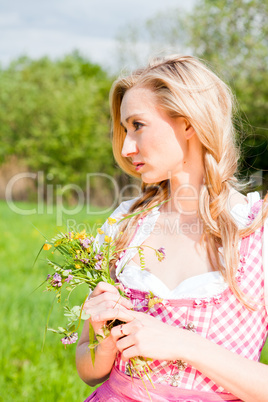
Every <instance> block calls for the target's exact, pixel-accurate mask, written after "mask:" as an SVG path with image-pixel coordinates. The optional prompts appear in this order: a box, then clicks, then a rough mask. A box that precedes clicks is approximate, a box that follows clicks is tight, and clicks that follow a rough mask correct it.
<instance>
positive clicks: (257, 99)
mask: <svg viewBox="0 0 268 402" xmlns="http://www.w3.org/2000/svg"><path fill="white" fill-rule="evenodd" d="M267 19H268V3H267V2H265V1H262V0H250V1H248V0H237V1H232V0H227V1H226V0H199V1H198V2H197V4H196V7H195V8H194V11H193V13H192V15H191V18H188V19H187V23H186V31H187V32H188V35H189V42H188V43H189V45H190V47H191V48H192V49H193V50H194V54H195V55H197V56H199V57H202V58H203V59H205V60H207V61H209V62H210V63H211V64H212V66H214V68H215V67H216V69H217V70H218V71H219V72H220V74H222V75H223V77H224V79H225V80H226V81H227V82H229V84H230V85H231V87H232V88H233V90H234V92H235V94H236V97H237V100H238V104H239V108H240V110H239V112H240V116H241V121H242V127H241V124H240V127H238V129H240V130H241V129H242V133H241V132H240V133H239V136H240V138H239V142H240V143H241V147H242V154H243V158H242V166H241V167H242V169H243V170H244V172H245V171H246V170H249V171H250V172H252V171H253V170H254V169H261V170H263V171H266V172H268V146H267V145H268V130H267V128H268V104H267V99H268V82H267V72H268V50H267V49H268V25H267ZM250 126H252V128H250ZM243 131H244V133H243Z"/></svg>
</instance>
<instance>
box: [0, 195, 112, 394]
mask: <svg viewBox="0 0 268 402" xmlns="http://www.w3.org/2000/svg"><path fill="white" fill-rule="evenodd" d="M18 206H19V208H21V209H22V208H24V209H28V210H29V209H30V208H34V207H35V206H34V205H29V204H23V203H20V204H18ZM0 214H1V226H0V227H1V236H0V261H1V269H0V278H1V291H0V306H1V313H0V314H1V329H0V334H1V341H0V356H1V363H0V364H1V366H0V401H4V402H11V401H12V402H14V401H22V400H23V401H27V402H33V401H34V402H36V401H38V402H48V401H49V402H51V401H58V402H60V401H65V402H66V401H68V402H72V401H75V402H77V401H83V400H84V399H85V398H86V397H87V396H88V395H89V394H90V393H91V392H92V388H90V387H88V386H87V385H86V384H84V383H83V382H82V380H81V379H80V378H79V376H78V374H77V372H76V368H75V345H70V346H69V347H67V348H66V350H65V348H64V346H63V345H62V344H61V342H60V336H59V335H57V334H53V333H52V332H47V336H46V342H45V347H44V350H43V351H42V342H43V335H44V329H45V325H46V320H47V316H48V311H49V309H50V306H51V303H52V300H53V299H54V295H53V294H52V293H48V292H44V291H43V290H44V289H45V288H44V287H43V288H39V289H38V290H36V291H35V292H33V290H34V289H35V288H36V287H38V286H39V285H40V283H42V282H43V281H44V279H45V278H46V276H47V274H48V272H49V268H48V266H47V265H46V264H45V262H44V261H42V259H44V258H45V256H46V254H45V252H42V254H41V256H40V261H38V263H37V264H36V265H35V266H34V267H33V262H34V260H35V257H36V255H37V254H38V251H39V249H40V248H41V247H42V244H43V243H44V238H43V237H42V235H41V234H40V233H39V232H38V230H39V231H40V232H42V233H44V234H45V235H46V236H47V238H48V239H49V238H51V237H52V236H53V235H55V234H56V233H57V228H56V223H57V219H56V212H54V213H53V214H46V213H43V214H34V215H31V216H22V215H20V214H17V213H15V212H13V211H11V210H10V208H9V207H8V206H7V205H6V203H5V202H3V201H2V202H0ZM106 217H107V214H106V215H87V214H86V211H85V209H84V210H83V211H82V212H80V213H79V214H76V215H75V216H72V217H70V216H66V219H67V218H74V219H75V221H76V222H77V223H80V222H83V223H85V224H86V225H87V227H89V226H90V225H93V224H94V223H96V222H97V223H98V226H100V223H101V222H103V221H104V220H105V218H106ZM72 223H73V221H72ZM33 225H34V226H35V227H36V228H38V230H37V229H36V228H35V227H34V226H33ZM81 227H82V226H81ZM81 227H80V228H81ZM90 227H91V226H90ZM59 229H62V230H64V231H65V230H66V226H63V227H61V228H59ZM85 292H87V289H83V290H82V291H81V292H80V293H82V294H80V295H75V297H78V298H79V297H80V299H81V303H82V301H83V299H84V297H85V294H86V293H85ZM59 307H60V306H59V305H57V304H56V303H55V304H54V308H53V314H52V316H51V319H50V322H49V324H50V326H51V327H53V326H56V327H57V326H59V325H61V324H65V320H64V322H60V318H59V317H61V316H60V311H59ZM63 326H64V325H63ZM81 327H82V326H81ZM81 329H82V328H80V330H79V331H78V332H79V334H80V332H81Z"/></svg>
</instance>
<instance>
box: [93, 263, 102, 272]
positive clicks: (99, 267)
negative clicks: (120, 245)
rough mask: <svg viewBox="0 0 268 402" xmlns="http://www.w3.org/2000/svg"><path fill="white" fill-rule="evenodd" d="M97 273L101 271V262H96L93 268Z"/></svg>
mask: <svg viewBox="0 0 268 402" xmlns="http://www.w3.org/2000/svg"><path fill="white" fill-rule="evenodd" d="M94 268H95V269H96V270H97V271H100V270H101V261H98V262H96V264H95V267H94Z"/></svg>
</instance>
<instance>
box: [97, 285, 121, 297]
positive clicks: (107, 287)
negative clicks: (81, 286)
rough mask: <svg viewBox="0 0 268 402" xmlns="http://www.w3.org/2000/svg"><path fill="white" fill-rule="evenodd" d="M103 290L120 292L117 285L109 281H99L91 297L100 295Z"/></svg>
mask: <svg viewBox="0 0 268 402" xmlns="http://www.w3.org/2000/svg"><path fill="white" fill-rule="evenodd" d="M103 292H111V293H115V294H119V292H118V290H117V289H116V287H115V286H113V285H111V284H110V283H107V282H99V283H98V284H97V286H96V287H95V289H94V290H93V292H92V293H91V295H90V298H91V297H95V296H98V295H100V294H101V293H103Z"/></svg>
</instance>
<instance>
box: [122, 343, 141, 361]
mask: <svg viewBox="0 0 268 402" xmlns="http://www.w3.org/2000/svg"><path fill="white" fill-rule="evenodd" d="M139 354H140V352H139V351H138V348H137V347H136V346H135V345H132V346H130V347H129V348H126V349H125V350H123V352H122V354H121V358H122V360H124V361H128V360H129V359H131V358H132V357H136V356H139Z"/></svg>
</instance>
